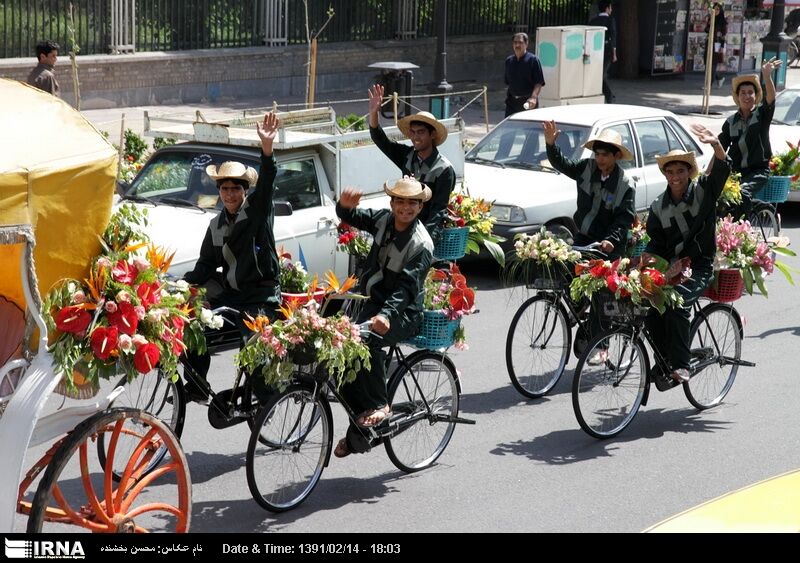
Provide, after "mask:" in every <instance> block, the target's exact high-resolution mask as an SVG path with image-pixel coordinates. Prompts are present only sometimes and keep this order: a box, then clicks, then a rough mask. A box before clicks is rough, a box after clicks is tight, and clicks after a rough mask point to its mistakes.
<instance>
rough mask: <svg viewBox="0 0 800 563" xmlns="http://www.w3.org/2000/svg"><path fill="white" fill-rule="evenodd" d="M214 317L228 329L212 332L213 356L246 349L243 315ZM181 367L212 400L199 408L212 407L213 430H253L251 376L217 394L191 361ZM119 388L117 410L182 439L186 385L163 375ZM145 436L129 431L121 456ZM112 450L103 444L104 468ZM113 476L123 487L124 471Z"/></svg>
mask: <svg viewBox="0 0 800 563" xmlns="http://www.w3.org/2000/svg"><path fill="white" fill-rule="evenodd" d="M212 314H214V315H222V317H223V321H224V324H225V326H224V327H223V329H218V330H207V331H206V344H207V347H208V351H209V353H213V352H216V351H224V350H230V349H232V348H234V347H239V346H240V345H241V343H242V335H241V333H240V332H239V328H238V327H237V323H236V319H238V318H240V317H241V312H240V311H238V310H236V309H233V308H231V307H217V308H215V309H213V310H212ZM179 361H180V364H181V366H182V368H183V377H184V379H185V380H186V381H187V382H188V383H190V384H192V385H194V386H195V388H196V389H201V390H202V391H203V393H204V394H205V396H207V397H208V399H206V400H195V401H194V402H197V403H198V404H203V405H205V406H207V407H208V422H209V424H211V426H212V427H213V428H215V429H217V430H221V429H224V428H228V427H231V426H235V425H237V424H240V423H242V422H247V423H248V426H249V427H250V428H251V429H252V427H253V420H254V418H255V416H256V414H257V412H258V408H259V406H260V405H259V402H258V398H257V397H256V395H255V393H254V391H253V388H252V384H251V379H250V377H248V376H247V374H245V373H244V372H243V371H242V370H237V371H236V375H235V376H234V381H233V387H232V388H231V389H225V390H223V391H219V392H216V391H214V389H213V388H212V387H211V385H210V384H209V383H208V381H207V380H206V379H205V378H203V377H200V376H199V375H198V374H197V372H196V371H195V369H194V367H193V366H192V365H191V364H190V363H189V362H188V361H187V359H186V356H185V355H182V356H181V357H180V360H179ZM118 385H119V386H120V387H123V386H124V387H125V392H123V393H122V394H121V395H119V396H118V397H117V398H116V399H115V401H114V406H124V407H126V408H133V409H139V410H142V411H144V412H147V413H150V414H151V415H153V416H154V417H156V418H157V419H159V420H161V421H162V422H163V423H164V424H165V425H167V426H168V427H169V428H170V429H171V430H172V431H173V432H174V433H175V435H176V436H178V437H179V438H180V436H181V434H182V432H183V425H184V421H185V418H186V405H187V403H188V402H191V401H190V397H189V393H188V392H187V390H186V387H185V385H184V383H183V382H182V381H181V380H180V379H179V380H177V381H174V382H173V381H170V380H169V379H167V378H166V377H165V376H163V375H162V374H161V373H160V372H159V373H158V374H152V375H147V376H144V377H138V378H137V379H136V380H134V381H132V382H128V381H127V380H126V378H124V377H123V378H122V379H121V380H120V382H119V383H118ZM140 436H141V429H140V428H138V427H135V426H129V427H128V428H126V432H124V433H123V435H121V436H120V437H119V438H118V441H117V444H116V451H120V450H122V451H128V450H130V449H132V448H133V447H135V445H136V444H137V443H138V439H139V437H140ZM108 448H109V443H108V441H107V440H105V439H100V440H97V455H98V457H99V458H100V462H101V464H102V465H103V466H105V463H106V452H107V451H108ZM166 454H167V450H166V448H165V447H161V448H160V449H159V450H158V451H156V452H155V453H154V454H153V456H152V457H151V459H150V461H149V464H148V466H147V468H146V469H145V471H144V475H147V474H148V473H150V472H152V471H153V470H154V469H156V468H157V467H158V466H159V464H160V463H161V461H162V460H163V458H164V456H165V455H166ZM112 471H113V476H114V480H116V481H118V480H119V479H120V478H121V476H122V473H123V471H124V467H113V468H112Z"/></svg>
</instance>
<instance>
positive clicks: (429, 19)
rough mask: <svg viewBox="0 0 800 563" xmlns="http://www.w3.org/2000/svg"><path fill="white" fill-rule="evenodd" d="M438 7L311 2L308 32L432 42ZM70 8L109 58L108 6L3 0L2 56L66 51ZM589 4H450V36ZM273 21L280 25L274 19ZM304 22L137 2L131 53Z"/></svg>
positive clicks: (572, 17) (414, 2)
mask: <svg viewBox="0 0 800 563" xmlns="http://www.w3.org/2000/svg"><path fill="white" fill-rule="evenodd" d="M115 1H116V0H115ZM122 1H133V0H122ZM436 2H437V0H308V15H309V18H308V19H309V23H310V28H311V30H312V33H313V31H314V30H315V29H319V27H320V26H321V25H322V24H323V23H324V22H325V21H326V19H327V15H326V12H327V11H328V9H329V8H333V10H334V12H335V16H334V17H333V19H332V20H331V22H330V24H329V25H328V27H327V28H326V29H325V30H324V32H323V34H322V35H321V36H320V37H319V41H322V42H343V41H367V40H372V41H380V40H389V39H397V38H400V39H407V38H412V37H433V36H435V35H436V25H435V21H434V12H435V10H434V8H435V6H436ZM70 3H72V4H73V5H74V14H75V37H76V41H77V43H78V45H79V47H80V52H81V54H84V55H88V54H98V53H108V52H109V51H110V50H111V49H112V44H113V43H114V40H112V37H115V35H114V34H112V30H111V22H112V15H111V14H112V11H111V5H112V0H0V34H2V37H3V41H2V42H0V58H9V57H32V56H33V54H34V47H35V45H36V43H37V42H38V41H40V40H42V39H52V40H54V41H57V42H58V43H60V44H61V47H62V50H63V51H64V52H66V51H67V50H68V49H69V41H68V33H67V13H68V11H69V5H70ZM591 5H592V0H450V1H449V2H448V26H447V27H448V34H449V35H451V36H458V35H471V34H491V33H505V32H511V31H527V32H529V33H531V34H533V33H534V32H535V29H536V28H537V27H540V26H543V25H564V24H582V23H586V21H587V20H588V18H589V9H590V7H591ZM275 18H279V19H280V21H271V20H272V19H275ZM305 18H306V16H305V9H304V4H303V1H302V0H135V32H134V37H135V48H136V50H137V51H175V50H186V49H212V48H218V47H247V46H257V45H263V44H265V42H267V43H269V44H281V43H289V44H302V43H305V42H306V19H305ZM118 19H119V18H117V20H115V21H118ZM284 29H285V30H286V37H285V38H284V37H276V30H284ZM278 35H280V34H279V33H278Z"/></svg>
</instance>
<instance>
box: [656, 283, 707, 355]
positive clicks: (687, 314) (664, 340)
mask: <svg viewBox="0 0 800 563" xmlns="http://www.w3.org/2000/svg"><path fill="white" fill-rule="evenodd" d="M713 277H714V272H713V271H712V270H711V268H702V269H699V270H694V271H693V272H692V279H690V280H687V281H685V282H684V283H683V285H680V286H678V287H677V288H676V289H677V290H678V293H680V294H681V296H682V297H683V306H682V307H676V308H674V309H672V308H670V307H667V309H666V311H664V314H663V315H659V314H658V311H657V310H655V309H652V310H651V311H650V314H649V315H648V316H647V330H649V331H650V336H651V337H652V338H653V344H655V345H656V348H658V351H659V353H660V354H661V355H662V356H664V358H665V359H666V360H667V361H668V362H669V364H670V366H671V367H672V369H673V370H676V369H681V368H684V369H688V368H689V361H690V359H691V354H690V351H689V350H690V346H691V344H692V343H691V342H689V332H690V329H691V313H692V305H693V304H694V303H695V302H696V301H697V300H698V298H699V297H700V295H701V294H702V293H703V291H704V290H705V289H706V288H707V287H708V286H709V285H710V284H711V280H712V279H713Z"/></svg>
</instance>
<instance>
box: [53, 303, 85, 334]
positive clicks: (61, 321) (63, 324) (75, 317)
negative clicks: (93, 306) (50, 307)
mask: <svg viewBox="0 0 800 563" xmlns="http://www.w3.org/2000/svg"><path fill="white" fill-rule="evenodd" d="M91 322H92V315H90V314H89V313H87V312H86V310H85V309H83V308H81V307H76V306H70V307H64V308H63V309H61V310H60V311H59V312H58V315H56V328H57V329H58V330H60V331H61V332H69V333H71V334H81V333H83V332H85V331H86V329H87V328H88V327H89V323H91Z"/></svg>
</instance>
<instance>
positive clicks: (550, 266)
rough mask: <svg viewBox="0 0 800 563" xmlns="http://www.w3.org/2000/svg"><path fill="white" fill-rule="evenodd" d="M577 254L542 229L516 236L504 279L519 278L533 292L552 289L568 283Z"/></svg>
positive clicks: (570, 247) (579, 254)
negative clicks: (534, 289)
mask: <svg viewBox="0 0 800 563" xmlns="http://www.w3.org/2000/svg"><path fill="white" fill-rule="evenodd" d="M580 259H581V253H580V252H578V251H577V250H573V249H572V246H571V245H570V244H569V243H567V242H566V241H565V240H563V239H561V238H559V237H557V236H555V235H554V234H553V233H551V232H550V231H548V230H546V229H545V228H544V227H542V228H541V230H540V231H539V232H538V233H535V234H533V235H527V234H519V235H517V236H516V238H515V241H514V250H513V251H512V252H510V253H509V255H508V259H507V265H506V269H505V273H504V277H506V278H507V280H509V281H514V280H516V279H518V278H522V279H523V280H524V281H525V283H528V284H531V285H533V286H534V287H536V288H537V289H552V288H556V287H561V286H565V285H567V284H569V282H570V280H571V278H572V274H571V273H572V269H573V264H575V263H576V262H578V261H579V260H580Z"/></svg>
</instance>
